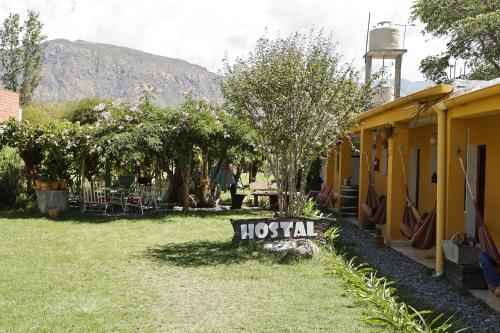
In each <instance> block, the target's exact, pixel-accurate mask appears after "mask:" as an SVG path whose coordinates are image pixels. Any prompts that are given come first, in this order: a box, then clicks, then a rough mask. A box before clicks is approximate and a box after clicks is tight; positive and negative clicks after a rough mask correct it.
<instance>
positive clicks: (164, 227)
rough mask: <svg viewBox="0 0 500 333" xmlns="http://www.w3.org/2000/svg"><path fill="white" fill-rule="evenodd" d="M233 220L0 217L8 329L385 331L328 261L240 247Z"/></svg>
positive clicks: (0, 294) (0, 312) (1, 310)
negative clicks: (368, 320)
mask: <svg viewBox="0 0 500 333" xmlns="http://www.w3.org/2000/svg"><path fill="white" fill-rule="evenodd" d="M232 214H235V213H233V212H229V213H213V214H200V213H198V214H194V213H192V214H182V213H179V214H174V215H167V216H163V217H161V216H158V217H156V216H149V217H144V218H143V217H141V218H136V219H133V218H131V219H116V218H104V217H103V218H94V217H88V216H80V215H67V216H65V217H62V218H60V219H59V220H57V221H53V220H49V219H46V218H44V217H41V216H39V215H37V214H31V213H0V230H2V233H1V234H2V237H1V238H0V331H5V332H30V331H37V332H40V331H43V332H46V331H51V332H52V331H60V332H65V331H72V332H75V331H77V332H109V331H113V332H129V331H146V332H157V331H164V332H231V331H250V332H268V331H273V332H290V331H291V332H314V331H331V332H371V331H380V330H381V329H380V328H377V327H370V326H367V324H365V323H364V322H363V320H362V319H363V318H364V317H366V316H367V311H366V309H365V308H366V306H365V305H362V304H361V303H357V302H356V301H354V300H353V299H352V298H351V297H350V296H349V295H347V294H346V291H345V287H344V284H343V282H342V281H341V280H340V279H339V278H337V277H331V276H326V275H325V274H324V273H325V268H326V265H327V261H328V258H327V255H326V254H325V253H322V254H320V255H319V256H317V257H316V258H314V259H312V260H298V261H297V260H291V259H289V258H284V257H279V256H271V255H268V254H265V253H263V252H261V251H260V250H258V249H257V248H256V247H255V246H243V247H239V248H234V247H233V246H232V245H231V244H230V239H231V236H232V228H231V226H230V224H229V219H230V218H237V217H242V216H243V215H242V214H243V213H240V214H239V215H232ZM249 214H255V213H247V214H246V217H249V216H250V215H249ZM325 252H326V251H325Z"/></svg>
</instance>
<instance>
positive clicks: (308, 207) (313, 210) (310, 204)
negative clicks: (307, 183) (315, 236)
mask: <svg viewBox="0 0 500 333" xmlns="http://www.w3.org/2000/svg"><path fill="white" fill-rule="evenodd" d="M302 215H303V216H305V217H311V218H318V217H323V213H321V210H319V209H318V206H316V202H314V199H309V200H308V201H306V203H305V204H304V207H302Z"/></svg>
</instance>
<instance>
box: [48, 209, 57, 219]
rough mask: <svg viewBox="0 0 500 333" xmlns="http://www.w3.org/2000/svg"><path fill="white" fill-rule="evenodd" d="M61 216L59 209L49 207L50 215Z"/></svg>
mask: <svg viewBox="0 0 500 333" xmlns="http://www.w3.org/2000/svg"><path fill="white" fill-rule="evenodd" d="M58 216H59V209H55V208H53V209H49V217H50V218H56V217H58Z"/></svg>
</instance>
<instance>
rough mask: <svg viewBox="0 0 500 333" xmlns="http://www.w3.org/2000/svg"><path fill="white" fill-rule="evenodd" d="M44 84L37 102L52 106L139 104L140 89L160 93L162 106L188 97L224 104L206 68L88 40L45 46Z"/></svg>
mask: <svg viewBox="0 0 500 333" xmlns="http://www.w3.org/2000/svg"><path fill="white" fill-rule="evenodd" d="M42 54H43V56H42V70H43V79H42V81H41V83H40V85H39V87H38V88H37V89H36V90H35V98H34V99H35V101H36V102H43V103H52V102H56V101H59V100H75V99H80V98H85V97H99V98H107V99H122V100H124V101H128V102H131V103H134V102H137V92H136V88H137V87H139V86H141V85H143V84H148V85H152V86H154V87H155V88H156V90H157V91H156V94H155V96H156V102H157V103H158V104H162V105H163V104H178V103H181V102H182V101H183V99H184V95H185V92H187V91H192V92H193V94H194V95H195V96H197V97H199V98H207V99H209V100H213V101H215V102H220V101H221V94H220V89H219V85H218V82H217V81H218V75H217V74H215V73H212V72H210V71H208V70H207V69H206V68H204V67H202V66H200V65H197V64H192V63H189V62H187V61H185V60H182V59H175V58H169V57H164V56H160V55H155V54H151V53H147V52H144V51H140V50H136V49H132V48H128V47H123V46H117V45H112V44H104V43H94V42H89V41H85V40H76V41H69V40H66V39H54V40H50V41H47V42H45V43H43V44H42Z"/></svg>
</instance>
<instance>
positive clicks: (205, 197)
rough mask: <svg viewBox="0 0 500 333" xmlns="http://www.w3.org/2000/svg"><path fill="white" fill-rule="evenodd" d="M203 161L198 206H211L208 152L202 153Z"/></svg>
mask: <svg viewBox="0 0 500 333" xmlns="http://www.w3.org/2000/svg"><path fill="white" fill-rule="evenodd" d="M202 159H203V163H202V166H201V185H200V191H199V196H200V203H199V205H200V207H213V206H214V205H213V199H212V196H211V194H210V177H209V176H210V175H209V165H210V163H209V159H208V153H206V152H203V153H202Z"/></svg>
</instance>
